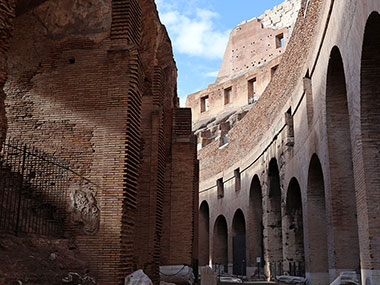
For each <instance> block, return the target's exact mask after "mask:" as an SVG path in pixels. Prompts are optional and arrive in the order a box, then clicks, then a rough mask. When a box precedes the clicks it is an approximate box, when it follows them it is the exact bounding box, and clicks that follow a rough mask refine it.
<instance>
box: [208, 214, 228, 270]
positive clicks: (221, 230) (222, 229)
mask: <svg viewBox="0 0 380 285" xmlns="http://www.w3.org/2000/svg"><path fill="white" fill-rule="evenodd" d="M212 262H213V264H214V265H215V266H216V267H219V268H220V270H222V271H224V272H227V271H228V230H227V221H226V218H225V217H224V216H223V215H220V216H218V218H217V219H216V221H215V225H214V243H213V251H212Z"/></svg>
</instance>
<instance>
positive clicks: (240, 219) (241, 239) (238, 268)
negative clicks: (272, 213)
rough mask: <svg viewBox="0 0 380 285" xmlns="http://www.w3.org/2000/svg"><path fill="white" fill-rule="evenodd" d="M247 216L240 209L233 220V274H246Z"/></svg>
mask: <svg viewBox="0 0 380 285" xmlns="http://www.w3.org/2000/svg"><path fill="white" fill-rule="evenodd" d="M245 242H246V241H245V218H244V214H243V212H242V211H241V210H240V209H238V210H237V211H236V212H235V215H234V218H233V220H232V248H233V274H235V275H246V264H247V262H246V260H247V259H246V243H245Z"/></svg>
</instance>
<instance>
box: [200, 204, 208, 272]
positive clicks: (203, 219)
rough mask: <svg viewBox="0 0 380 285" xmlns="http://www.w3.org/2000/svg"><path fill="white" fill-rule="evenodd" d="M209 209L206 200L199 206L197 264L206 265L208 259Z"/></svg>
mask: <svg viewBox="0 0 380 285" xmlns="http://www.w3.org/2000/svg"><path fill="white" fill-rule="evenodd" d="M209 224H210V209H209V206H208V204H207V202H206V201H203V202H202V203H201V206H200V208H199V265H200V266H205V265H208V264H209V262H210V260H209V258H210V256H209V254H210V242H209V237H210V232H209Z"/></svg>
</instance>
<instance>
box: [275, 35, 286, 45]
mask: <svg viewBox="0 0 380 285" xmlns="http://www.w3.org/2000/svg"><path fill="white" fill-rule="evenodd" d="M284 44H285V42H284V34H283V33H281V34H279V35H277V36H276V48H281V47H283V46H284Z"/></svg>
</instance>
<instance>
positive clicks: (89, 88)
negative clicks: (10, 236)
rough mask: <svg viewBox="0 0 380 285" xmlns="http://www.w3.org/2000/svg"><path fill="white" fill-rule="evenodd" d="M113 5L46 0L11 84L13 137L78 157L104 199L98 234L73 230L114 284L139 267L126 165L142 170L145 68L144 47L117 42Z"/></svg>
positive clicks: (28, 17) (20, 32)
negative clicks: (136, 108) (137, 145)
mask: <svg viewBox="0 0 380 285" xmlns="http://www.w3.org/2000/svg"><path fill="white" fill-rule="evenodd" d="M112 8H113V7H112V6H111V2H110V1H106V0H105V1H100V0H96V1H87V2H86V3H84V2H83V1H75V0H73V1H71V0H67V1H46V2H45V3H43V4H41V5H40V6H38V7H36V8H34V9H32V10H29V11H28V12H26V13H25V14H23V15H20V16H19V17H17V18H16V19H15V21H14V32H13V38H12V39H11V42H10V49H9V51H8V54H7V56H8V70H9V72H8V80H7V83H6V85H5V88H4V91H5V93H6V95H7V99H6V113H7V118H8V125H9V127H8V132H7V136H9V137H16V138H18V139H19V140H20V141H23V142H26V143H28V144H31V145H35V146H38V147H39V148H40V149H43V150H44V151H46V152H48V153H55V155H56V156H58V157H64V158H68V159H70V162H71V165H70V167H71V168H72V169H73V170H75V171H76V172H77V173H78V174H80V175H82V177H83V178H86V179H88V180H89V181H91V183H89V184H87V185H80V187H81V188H82V187H83V188H82V190H85V189H87V190H89V191H90V192H91V195H92V196H93V197H94V198H95V199H96V201H97V204H98V207H99V210H100V215H99V227H98V228H97V231H96V232H92V233H91V234H92V235H90V236H89V235H88V234H85V232H84V231H83V227H82V225H81V224H78V225H77V226H74V225H73V224H72V223H71V221H70V220H71V217H70V216H69V217H67V223H68V224H67V226H68V227H67V234H68V235H73V236H75V238H76V240H77V243H78V246H79V248H80V250H81V253H82V254H83V256H84V258H86V259H87V260H89V261H90V264H91V269H92V270H93V271H94V272H96V273H97V274H98V276H99V282H103V283H104V284H115V283H117V282H118V281H116V280H121V278H122V277H123V276H124V275H125V274H126V273H127V272H130V271H132V270H133V259H132V257H133V255H132V254H131V253H129V255H128V253H127V252H124V251H123V248H121V244H122V243H124V244H125V248H128V247H129V246H130V244H131V241H128V240H125V239H124V240H123V237H125V236H129V239H130V236H131V231H132V229H133V220H132V219H131V218H132V217H133V215H130V214H131V213H126V211H125V208H124V203H130V202H132V203H130V204H132V205H133V193H136V188H135V189H134V190H133V189H130V188H128V187H126V186H125V184H124V179H125V177H124V175H126V173H125V172H124V169H125V167H126V165H128V169H129V170H132V169H133V168H132V165H131V163H130V161H131V158H130V156H131V153H132V156H133V149H131V146H132V145H131V142H133V141H131V140H129V143H128V139H127V138H126V133H127V132H130V130H129V131H128V126H127V124H128V122H131V121H130V119H131V118H130V115H131V114H132V112H133V110H132V109H131V108H130V107H131V104H133V100H136V99H137V100H138V92H139V91H138V89H139V87H138V84H139V83H138V81H140V80H139V79H138V75H139V74H140V73H141V70H140V67H139V63H138V61H139V59H138V54H137V52H136V48H135V51H134V50H133V48H132V49H128V48H125V46H126V45H124V47H123V48H120V46H119V47H118V48H115V47H113V46H112V45H111V44H110V30H111V23H112V16H113V15H112ZM118 44H119V45H120V42H118ZM133 90H135V91H133ZM135 115H136V114H135ZM137 116H138V114H137ZM131 124H133V123H129V126H131ZM137 127H138V126H137ZM136 136H137V139H138V134H137V135H136ZM136 136H135V139H136ZM135 139H134V141H135ZM134 152H135V153H136V150H135V151H134ZM125 153H127V155H126V156H125V155H123V154H125ZM138 156H139V149H137V157H138ZM127 174H128V173H127ZM128 178H129V180H130V181H132V180H133V179H132V178H131V177H128ZM126 188H127V189H126ZM70 189H71V188H70ZM123 189H124V190H125V192H126V193H125V194H124V193H123ZM87 190H86V191H87ZM131 190H132V191H131ZM128 194H129V196H128ZM131 195H132V199H131V200H128V198H130V197H131ZM125 197H127V198H125ZM126 199H127V200H126ZM123 216H124V217H127V218H126V219H125V220H128V221H129V223H126V224H124V225H125V226H124V225H123V222H124V221H125V220H123ZM128 226H129V228H127V229H125V227H128ZM125 232H127V234H125ZM127 239H128V238H127ZM129 251H130V250H129ZM121 264H122V266H121Z"/></svg>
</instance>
